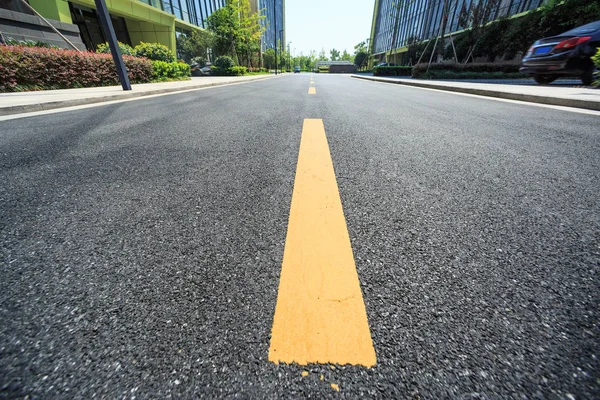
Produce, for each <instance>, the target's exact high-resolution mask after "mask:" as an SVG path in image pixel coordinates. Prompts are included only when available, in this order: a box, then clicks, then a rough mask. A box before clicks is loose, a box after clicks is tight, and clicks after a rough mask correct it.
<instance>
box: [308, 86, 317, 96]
mask: <svg viewBox="0 0 600 400" xmlns="http://www.w3.org/2000/svg"><path fill="white" fill-rule="evenodd" d="M308 94H317V89H316V88H315V87H312V86H311V87H309V88H308Z"/></svg>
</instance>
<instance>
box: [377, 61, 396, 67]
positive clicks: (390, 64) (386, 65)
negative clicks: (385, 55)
mask: <svg viewBox="0 0 600 400" xmlns="http://www.w3.org/2000/svg"><path fill="white" fill-rule="evenodd" d="M395 66H396V64H394V63H388V62H382V63H379V64H377V67H395Z"/></svg>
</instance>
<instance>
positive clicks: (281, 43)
mask: <svg viewBox="0 0 600 400" xmlns="http://www.w3.org/2000/svg"><path fill="white" fill-rule="evenodd" d="M282 33H283V29H280V30H279V52H280V53H281V55H282V56H283V49H285V46H284V45H283V35H282ZM276 45H277V44H276ZM282 64H283V65H282V66H285V59H283V62H282Z"/></svg>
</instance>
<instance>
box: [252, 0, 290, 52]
mask: <svg viewBox="0 0 600 400" xmlns="http://www.w3.org/2000/svg"><path fill="white" fill-rule="evenodd" d="M257 1H258V10H259V11H261V13H262V15H264V16H265V18H264V19H262V20H261V24H263V27H264V28H265V32H264V33H263V35H262V50H263V51H264V50H266V49H274V48H275V45H276V44H279V47H280V48H281V47H285V43H286V39H285V38H286V36H285V0H257ZM273 5H275V7H273ZM275 22H277V24H275ZM275 25H277V27H276V26H275ZM276 31H277V32H276Z"/></svg>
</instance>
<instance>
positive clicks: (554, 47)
mask: <svg viewBox="0 0 600 400" xmlns="http://www.w3.org/2000/svg"><path fill="white" fill-rule="evenodd" d="M599 47H600V21H596V22H592V23H590V24H587V25H583V26H580V27H578V28H575V29H571V30H570V31H568V32H565V33H562V34H560V35H558V36H552V37H547V38H544V39H540V40H538V41H537V42H535V43H534V44H533V46H531V47H530V48H529V51H527V53H526V54H525V57H523V60H522V61H521V68H520V71H521V72H523V73H525V74H528V75H531V76H533V79H535V81H536V82H537V83H539V84H548V83H551V82H553V81H555V80H556V79H558V78H560V77H563V76H577V77H579V78H581V82H582V83H583V84H584V85H591V84H592V82H593V80H594V72H595V71H596V67H595V66H594V63H593V62H592V59H591V57H592V56H593V55H594V54H596V51H597V50H598V48H599Z"/></svg>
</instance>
